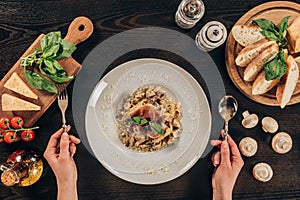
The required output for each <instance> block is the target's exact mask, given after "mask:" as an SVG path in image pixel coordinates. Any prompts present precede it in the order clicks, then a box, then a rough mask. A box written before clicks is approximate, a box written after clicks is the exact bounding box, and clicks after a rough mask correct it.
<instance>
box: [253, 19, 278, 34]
mask: <svg viewBox="0 0 300 200" xmlns="http://www.w3.org/2000/svg"><path fill="white" fill-rule="evenodd" d="M252 24H254V25H257V26H259V27H260V28H261V29H266V30H269V31H273V30H275V25H274V23H273V22H272V21H270V20H267V19H264V18H261V19H257V20H253V21H252Z"/></svg>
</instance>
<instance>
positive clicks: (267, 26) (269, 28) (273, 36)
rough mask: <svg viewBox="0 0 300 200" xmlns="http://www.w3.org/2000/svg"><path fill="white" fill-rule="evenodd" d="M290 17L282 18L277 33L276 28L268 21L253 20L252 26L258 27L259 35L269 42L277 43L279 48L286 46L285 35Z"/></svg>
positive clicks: (262, 19)
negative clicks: (259, 29)
mask: <svg viewBox="0 0 300 200" xmlns="http://www.w3.org/2000/svg"><path fill="white" fill-rule="evenodd" d="M289 18H290V16H287V17H284V18H283V19H282V20H281V22H280V24H279V28H278V29H279V32H278V31H277V30H276V26H275V25H274V23H273V22H272V21H270V20H267V19H264V18H261V19H257V20H253V21H252V24H255V25H258V26H259V27H260V28H261V34H262V35H263V36H265V37H266V38H268V39H270V40H275V41H277V42H278V45H279V47H283V46H285V45H286V43H287V42H286V38H285V37H286V33H287V28H288V20H289Z"/></svg>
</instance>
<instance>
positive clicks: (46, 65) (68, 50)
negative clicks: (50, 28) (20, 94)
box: [21, 31, 76, 93]
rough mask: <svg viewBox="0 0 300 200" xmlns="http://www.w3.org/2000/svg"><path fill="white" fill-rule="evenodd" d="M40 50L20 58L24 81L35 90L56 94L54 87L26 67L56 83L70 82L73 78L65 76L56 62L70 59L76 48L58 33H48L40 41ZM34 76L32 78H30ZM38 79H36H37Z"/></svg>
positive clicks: (64, 72)
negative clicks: (34, 69) (33, 68)
mask: <svg viewBox="0 0 300 200" xmlns="http://www.w3.org/2000/svg"><path fill="white" fill-rule="evenodd" d="M40 44H41V48H42V49H41V50H39V49H37V48H35V49H34V52H33V53H32V54H30V55H28V56H27V57H25V58H22V62H21V66H23V67H24V72H25V75H26V74H27V75H26V80H27V81H28V82H29V83H30V84H31V85H32V86H33V87H35V88H37V89H39V90H45V91H48V92H51V93H57V89H56V90H54V89H53V87H55V85H54V84H53V83H51V82H50V81H48V80H46V79H45V78H44V77H42V76H40V75H39V74H38V75H39V76H37V75H36V74H37V73H35V72H33V71H32V70H29V69H28V68H27V69H26V67H36V68H37V69H38V70H39V71H40V72H41V74H42V75H44V76H46V77H48V78H49V79H51V80H52V81H54V82H56V83H64V82H67V81H70V80H72V79H73V78H74V77H73V76H67V73H66V71H65V70H64V68H63V67H62V66H61V65H60V64H59V62H58V61H57V60H58V59H61V58H67V57H70V56H71V54H72V53H73V52H74V51H75V50H76V46H75V45H74V44H73V43H71V42H69V41H66V40H64V39H62V38H61V33H60V32H59V31H56V32H50V33H48V34H47V35H45V37H43V38H42V39H41V41H40ZM28 71H32V72H28ZM32 75H34V76H32ZM37 77H38V78H37Z"/></svg>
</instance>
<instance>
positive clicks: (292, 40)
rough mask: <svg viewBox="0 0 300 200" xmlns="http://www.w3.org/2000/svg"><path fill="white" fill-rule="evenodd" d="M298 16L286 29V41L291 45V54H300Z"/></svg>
mask: <svg viewBox="0 0 300 200" xmlns="http://www.w3.org/2000/svg"><path fill="white" fill-rule="evenodd" d="M299 27H300V16H299V17H297V18H296V19H295V20H294V21H293V22H292V24H291V25H290V26H289V27H288V29H287V39H288V41H289V44H290V45H291V47H292V49H291V53H297V52H300V28H299Z"/></svg>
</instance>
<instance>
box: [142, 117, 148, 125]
mask: <svg viewBox="0 0 300 200" xmlns="http://www.w3.org/2000/svg"><path fill="white" fill-rule="evenodd" d="M147 123H148V120H147V119H145V118H141V121H140V125H145V124H147Z"/></svg>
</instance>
